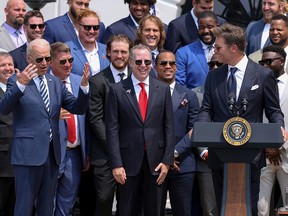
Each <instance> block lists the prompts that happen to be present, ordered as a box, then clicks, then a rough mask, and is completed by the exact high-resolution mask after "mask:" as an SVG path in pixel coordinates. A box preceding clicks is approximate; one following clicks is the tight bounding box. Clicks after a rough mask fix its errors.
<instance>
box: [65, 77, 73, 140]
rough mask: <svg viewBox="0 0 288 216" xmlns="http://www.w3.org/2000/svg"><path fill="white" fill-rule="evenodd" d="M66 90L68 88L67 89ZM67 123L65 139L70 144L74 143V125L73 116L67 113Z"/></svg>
mask: <svg viewBox="0 0 288 216" xmlns="http://www.w3.org/2000/svg"><path fill="white" fill-rule="evenodd" d="M63 83H64V85H65V86H66V88H67V85H66V83H67V82H66V81H65V80H64V81H63ZM67 89H68V88H67ZM66 122H67V133H68V135H67V139H68V141H69V142H70V143H72V144H73V143H74V142H75V141H76V124H75V117H74V114H72V113H69V118H68V119H67V120H66Z"/></svg>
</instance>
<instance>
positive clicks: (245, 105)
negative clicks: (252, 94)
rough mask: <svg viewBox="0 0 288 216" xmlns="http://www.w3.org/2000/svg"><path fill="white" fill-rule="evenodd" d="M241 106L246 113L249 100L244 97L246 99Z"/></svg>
mask: <svg viewBox="0 0 288 216" xmlns="http://www.w3.org/2000/svg"><path fill="white" fill-rule="evenodd" d="M241 104H242V107H243V112H245V111H246V110H247V105H248V101H247V98H246V97H244V98H243V99H242V102H241Z"/></svg>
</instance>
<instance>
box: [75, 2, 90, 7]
mask: <svg viewBox="0 0 288 216" xmlns="http://www.w3.org/2000/svg"><path fill="white" fill-rule="evenodd" d="M75 4H77V5H78V6H81V7H83V5H84V7H85V8H88V7H89V3H84V2H77V1H76V2H75Z"/></svg>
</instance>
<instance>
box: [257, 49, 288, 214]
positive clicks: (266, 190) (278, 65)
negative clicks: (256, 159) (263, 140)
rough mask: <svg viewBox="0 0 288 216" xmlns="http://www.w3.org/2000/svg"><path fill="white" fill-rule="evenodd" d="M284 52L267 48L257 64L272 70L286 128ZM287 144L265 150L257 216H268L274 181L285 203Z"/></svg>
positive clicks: (287, 81)
mask: <svg viewBox="0 0 288 216" xmlns="http://www.w3.org/2000/svg"><path fill="white" fill-rule="evenodd" d="M286 56H287V54H286V52H285V51H284V49H283V48H282V47H280V46H275V45H274V46H268V47H265V48H264V49H263V55H262V59H261V60H260V61H259V64H261V65H263V66H265V67H267V68H270V69H271V70H273V72H274V75H275V78H276V81H277V85H278V94H279V100H280V106H281V109H282V111H283V113H284V122H285V126H286V128H287V127H288V115H287V114H288V112H287V111H288V75H287V73H286V72H285V69H284V65H285V59H286ZM287 150H288V142H286V143H284V144H283V145H282V146H281V147H280V148H267V149H266V151H265V153H266V164H267V165H266V167H263V168H262V170H261V176H260V194H259V202H258V216H269V212H270V201H271V193H272V190H273V187H274V183H275V179H277V181H278V182H279V185H280V190H281V195H282V204H283V206H285V205H286V203H285V189H286V188H287V187H288V181H287V179H288V154H287Z"/></svg>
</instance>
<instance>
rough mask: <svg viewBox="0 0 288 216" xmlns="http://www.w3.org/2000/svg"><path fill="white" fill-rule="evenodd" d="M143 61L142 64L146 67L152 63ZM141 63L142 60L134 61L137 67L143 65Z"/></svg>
mask: <svg viewBox="0 0 288 216" xmlns="http://www.w3.org/2000/svg"><path fill="white" fill-rule="evenodd" d="M143 61H144V64H145V65H146V66H148V65H150V64H151V63H152V61H151V60H147V59H146V60H143ZM143 61H142V60H140V59H139V60H135V64H136V65H138V66H140V65H142V63H143Z"/></svg>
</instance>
